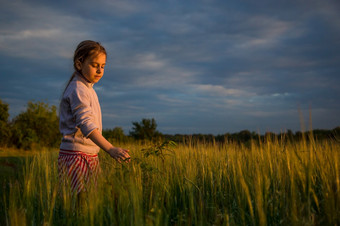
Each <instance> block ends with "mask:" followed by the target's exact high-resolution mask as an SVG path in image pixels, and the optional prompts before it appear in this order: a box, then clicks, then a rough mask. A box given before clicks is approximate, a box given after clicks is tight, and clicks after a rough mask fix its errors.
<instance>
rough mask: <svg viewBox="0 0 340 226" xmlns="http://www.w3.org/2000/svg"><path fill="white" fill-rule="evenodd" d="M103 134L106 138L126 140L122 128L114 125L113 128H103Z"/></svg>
mask: <svg viewBox="0 0 340 226" xmlns="http://www.w3.org/2000/svg"><path fill="white" fill-rule="evenodd" d="M103 136H104V137H105V138H106V139H108V140H112V139H113V140H115V141H119V142H126V141H127V140H128V137H127V136H125V134H124V130H123V129H122V128H121V127H115V128H114V129H105V130H103Z"/></svg>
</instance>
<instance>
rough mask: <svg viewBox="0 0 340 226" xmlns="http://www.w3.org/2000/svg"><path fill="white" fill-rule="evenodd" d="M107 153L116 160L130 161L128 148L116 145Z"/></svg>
mask: <svg viewBox="0 0 340 226" xmlns="http://www.w3.org/2000/svg"><path fill="white" fill-rule="evenodd" d="M108 153H109V154H110V156H111V157H112V158H114V159H115V160H117V162H119V163H121V162H122V161H124V162H130V155H129V154H128V153H129V150H126V149H123V148H118V147H113V148H111V149H110V150H109V151H108Z"/></svg>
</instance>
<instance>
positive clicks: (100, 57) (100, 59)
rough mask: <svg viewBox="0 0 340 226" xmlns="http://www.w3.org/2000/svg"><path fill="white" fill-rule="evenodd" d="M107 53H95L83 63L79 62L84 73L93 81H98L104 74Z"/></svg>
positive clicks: (79, 67)
mask: <svg viewBox="0 0 340 226" xmlns="http://www.w3.org/2000/svg"><path fill="white" fill-rule="evenodd" d="M105 63H106V55H105V54H104V53H99V54H94V55H92V56H90V57H88V58H87V59H86V60H85V61H84V62H83V63H81V62H78V63H77V68H78V69H79V70H80V71H81V73H82V75H83V76H84V77H85V78H86V79H87V80H88V81H89V82H91V83H97V82H98V81H99V80H100V79H101V78H102V77H103V75H104V67H105Z"/></svg>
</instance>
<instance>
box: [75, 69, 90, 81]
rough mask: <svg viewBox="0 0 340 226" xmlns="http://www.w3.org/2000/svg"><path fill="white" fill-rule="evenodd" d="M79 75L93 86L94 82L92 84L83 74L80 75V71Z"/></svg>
mask: <svg viewBox="0 0 340 226" xmlns="http://www.w3.org/2000/svg"><path fill="white" fill-rule="evenodd" d="M77 74H78V75H79V76H80V77H82V78H83V79H85V81H86V82H88V83H91V84H92V82H90V81H89V80H88V79H87V78H86V77H85V76H84V75H83V74H82V73H80V72H79V71H77Z"/></svg>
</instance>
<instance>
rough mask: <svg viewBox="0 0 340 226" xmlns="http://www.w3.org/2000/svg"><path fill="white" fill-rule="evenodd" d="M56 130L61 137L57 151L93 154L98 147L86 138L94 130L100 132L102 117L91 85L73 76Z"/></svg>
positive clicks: (62, 101)
mask: <svg viewBox="0 0 340 226" xmlns="http://www.w3.org/2000/svg"><path fill="white" fill-rule="evenodd" d="M59 118H60V119H59V129H60V132H61V134H62V136H63V137H62V141H61V144H60V149H64V150H74V151H82V152H84V153H87V154H97V153H98V152H99V149H100V148H99V147H98V146H97V145H96V144H95V143H94V142H93V141H92V140H91V139H89V138H88V136H89V135H90V134H91V132H92V131H93V130H95V129H98V130H99V132H100V133H101V132H102V115H101V109H100V104H99V101H98V97H97V94H96V92H95V90H94V89H93V84H92V83H90V82H88V81H86V80H85V78H84V77H83V76H82V75H80V74H78V73H76V75H75V76H74V78H73V79H72V81H71V82H70V84H69V85H68V87H67V88H66V90H65V92H64V94H63V97H62V100H61V103H60V113H59Z"/></svg>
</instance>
